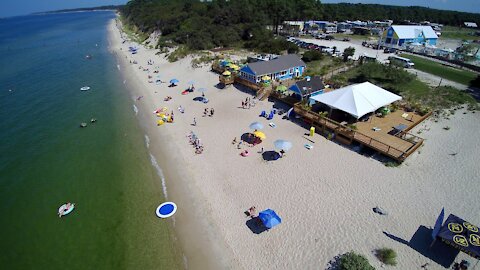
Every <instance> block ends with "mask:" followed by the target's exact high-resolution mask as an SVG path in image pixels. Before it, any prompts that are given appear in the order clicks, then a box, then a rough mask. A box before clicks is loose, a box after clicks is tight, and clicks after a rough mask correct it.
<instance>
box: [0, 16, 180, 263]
mask: <svg viewBox="0 0 480 270" xmlns="http://www.w3.org/2000/svg"><path fill="white" fill-rule="evenodd" d="M113 17H114V14H113V13H111V12H87V13H70V14H53V15H45V16H27V17H17V18H9V19H5V20H2V21H0V68H1V69H0V141H1V145H0V153H1V154H0V216H1V218H0V239H1V241H0V249H1V250H2V252H1V253H0V265H1V266H2V267H1V268H2V269H177V268H179V265H180V259H179V258H180V255H179V254H180V252H178V250H177V248H176V247H175V245H174V244H173V242H174V241H173V239H172V238H173V236H172V235H173V234H172V229H171V226H170V224H169V223H168V221H165V220H160V219H158V218H157V217H156V216H155V213H154V211H155V208H156V206H158V205H159V204H160V203H161V202H163V201H164V199H163V194H162V185H161V179H160V178H159V176H158V175H157V172H156V170H155V169H154V168H153V167H152V165H151V161H150V155H149V152H148V149H147V147H146V146H145V139H144V135H143V133H142V132H141V129H140V127H139V125H138V123H137V122H136V119H135V113H134V111H133V107H132V106H133V101H132V99H131V97H130V96H129V94H128V92H127V89H125V87H124V85H123V84H122V79H121V76H120V74H119V72H118V70H117V69H116V62H115V59H114V56H113V55H112V54H111V53H109V52H108V48H107V46H108V40H107V32H106V26H107V23H108V21H109V20H110V19H112V18H113ZM86 54H91V55H92V56H93V59H92V60H86V59H85V57H84V56H85V55H86ZM84 85H89V86H91V87H92V90H90V91H87V92H81V91H79V88H80V87H82V86H84ZM9 90H12V91H9ZM92 117H95V118H97V119H98V121H97V123H95V124H91V123H89V119H90V118H92ZM81 122H88V127H87V128H83V129H82V128H79V124H80V123H81ZM67 201H71V202H74V203H76V208H75V210H74V211H73V212H72V213H71V214H70V215H68V216H66V217H64V218H59V217H58V216H57V209H58V207H59V206H60V205H61V204H63V203H65V202H67Z"/></svg>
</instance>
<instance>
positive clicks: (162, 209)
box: [155, 202, 177, 218]
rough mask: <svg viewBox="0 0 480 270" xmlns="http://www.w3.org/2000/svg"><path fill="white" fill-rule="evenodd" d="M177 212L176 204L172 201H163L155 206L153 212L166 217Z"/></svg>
mask: <svg viewBox="0 0 480 270" xmlns="http://www.w3.org/2000/svg"><path fill="white" fill-rule="evenodd" d="M175 212H177V205H176V204H175V203H174V202H164V203H162V204H160V205H159V206H158V207H157V210H156V211H155V214H157V217H159V218H168V217H171V216H173V214H175Z"/></svg>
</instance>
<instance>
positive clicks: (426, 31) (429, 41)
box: [380, 25, 438, 47]
mask: <svg viewBox="0 0 480 270" xmlns="http://www.w3.org/2000/svg"><path fill="white" fill-rule="evenodd" d="M437 40H438V36H437V34H436V33H435V31H434V30H433V28H432V27H431V26H425V25H392V26H390V27H389V28H387V30H385V31H384V32H383V34H382V39H381V41H380V45H382V46H385V47H402V46H406V45H407V44H408V43H420V44H424V45H436V44H437Z"/></svg>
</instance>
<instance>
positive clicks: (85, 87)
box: [80, 86, 90, 91]
mask: <svg viewBox="0 0 480 270" xmlns="http://www.w3.org/2000/svg"><path fill="white" fill-rule="evenodd" d="M88 90H90V86H84V87H82V88H80V91H88Z"/></svg>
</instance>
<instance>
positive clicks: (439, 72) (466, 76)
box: [400, 54, 477, 85]
mask: <svg viewBox="0 0 480 270" xmlns="http://www.w3.org/2000/svg"><path fill="white" fill-rule="evenodd" d="M400 56H401V57H405V58H408V59H410V60H412V62H413V63H414V64H415V69H418V70H421V71H424V72H427V73H430V74H433V75H436V76H439V77H441V78H444V79H447V80H450V81H454V82H457V83H461V84H464V85H469V84H470V82H471V81H473V80H474V79H475V78H476V77H477V74H475V73H474V72H471V71H468V70H461V69H457V68H452V67H448V66H445V65H442V64H440V63H438V62H435V61H431V60H428V59H425V58H422V57H418V56H413V55H409V54H400Z"/></svg>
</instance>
